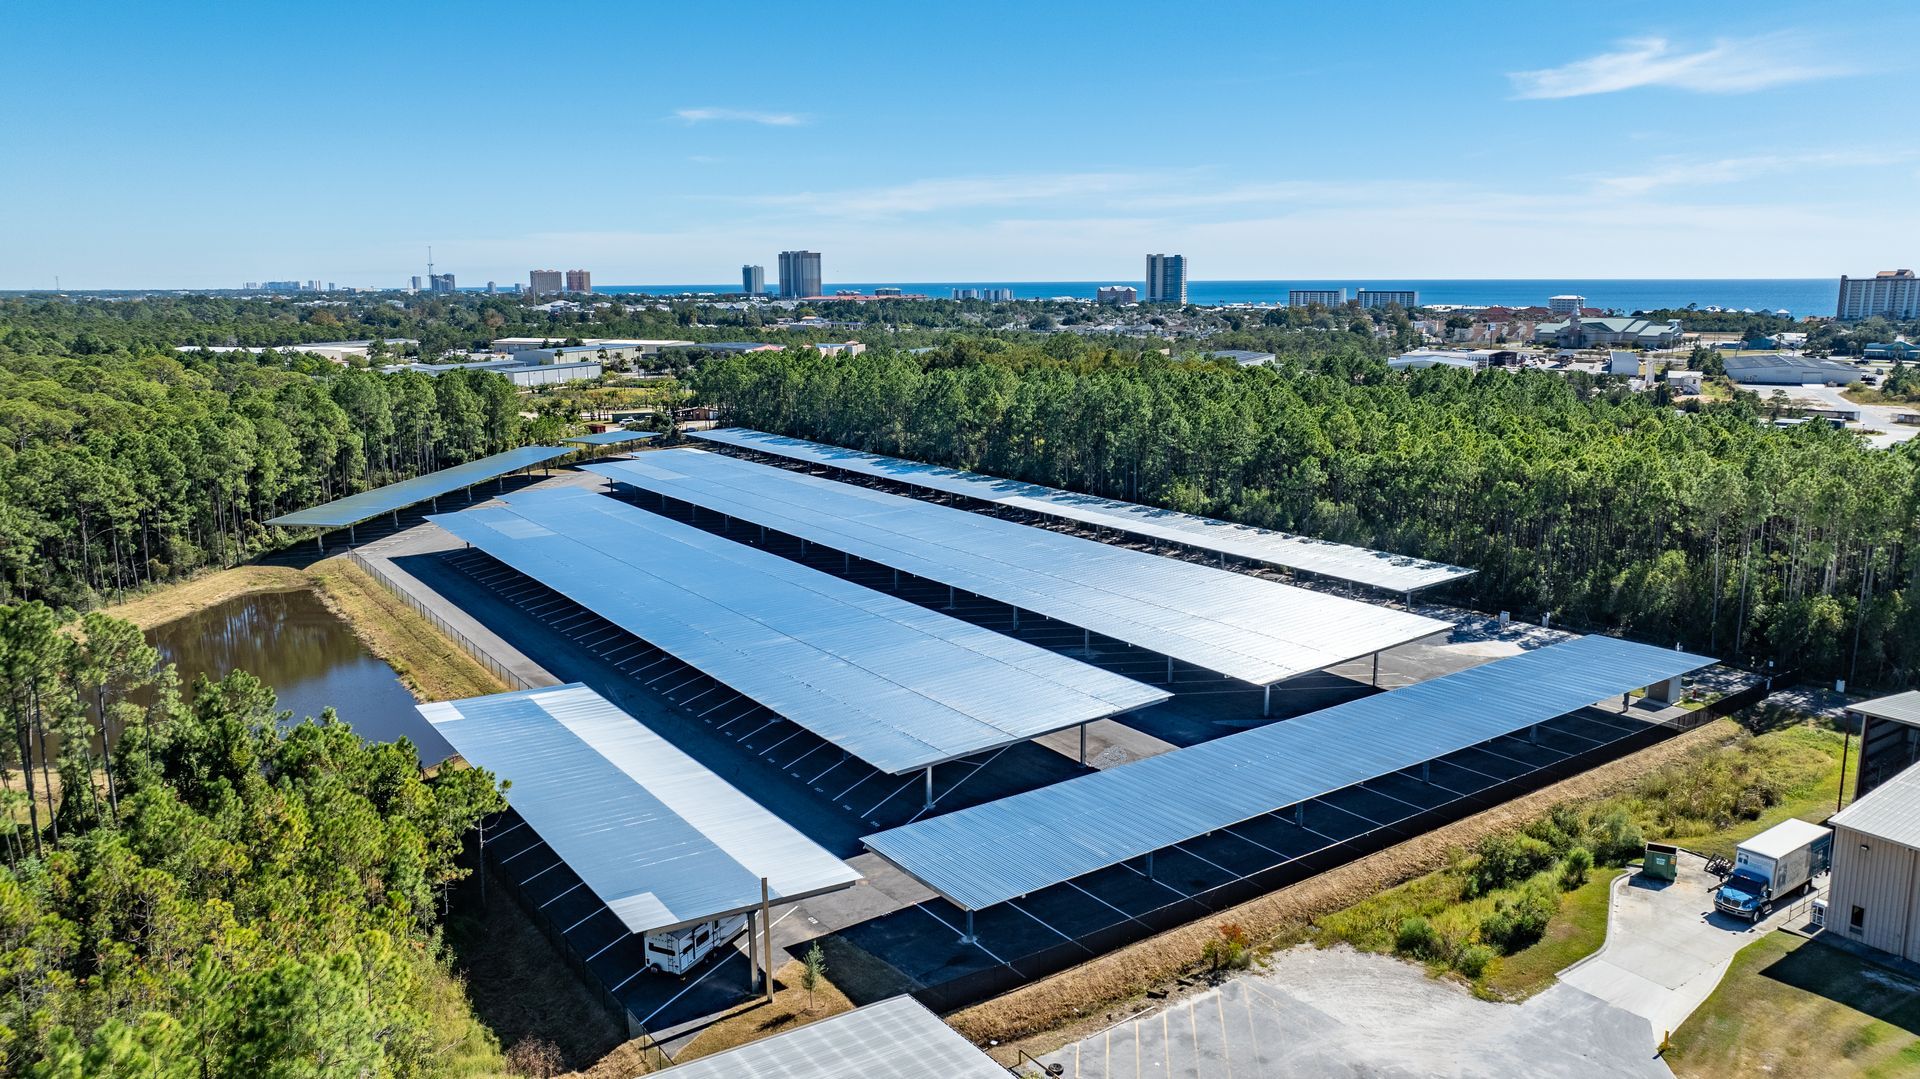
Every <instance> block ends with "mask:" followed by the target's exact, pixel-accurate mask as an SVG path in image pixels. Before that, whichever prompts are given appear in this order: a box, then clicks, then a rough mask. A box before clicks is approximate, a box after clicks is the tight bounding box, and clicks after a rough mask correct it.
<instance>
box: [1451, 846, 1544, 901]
mask: <svg viewBox="0 0 1920 1079" xmlns="http://www.w3.org/2000/svg"><path fill="white" fill-rule="evenodd" d="M1474 853H1475V854H1477V855H1479V857H1478V859H1477V860H1476V861H1475V862H1474V865H1473V869H1472V870H1470V871H1469V872H1468V874H1467V894H1468V896H1469V897H1472V896H1476V895H1486V894H1487V893H1489V892H1492V891H1494V890H1496V889H1499V888H1504V887H1506V886H1507V885H1509V884H1512V883H1514V882H1515V881H1521V880H1525V879H1527V878H1528V877H1531V876H1533V875H1534V874H1535V873H1538V872H1540V871H1541V870H1542V869H1545V868H1547V867H1548V866H1549V865H1552V864H1553V849H1552V848H1550V847H1548V846H1547V844H1546V843H1544V842H1542V841H1541V840H1539V839H1535V838H1534V837H1533V836H1530V835H1524V834H1515V833H1511V832H1508V833H1500V834H1496V835H1490V836H1486V837H1484V838H1482V839H1481V840H1480V842H1479V844H1478V845H1477V846H1475V847H1474Z"/></svg>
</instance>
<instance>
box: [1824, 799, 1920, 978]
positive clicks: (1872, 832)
mask: <svg viewBox="0 0 1920 1079" xmlns="http://www.w3.org/2000/svg"><path fill="white" fill-rule="evenodd" d="M1828 823H1829V824H1831V825H1832V826H1833V885H1832V888H1831V890H1830V891H1829V892H1828V895H1827V931H1828V932H1831V933H1837V934H1839V935H1841V936H1843V937H1845V938H1847V939H1848V940H1854V941H1858V942H1860V943H1861V944H1865V945H1867V946H1868V947H1871V948H1878V949H1880V950H1881V951H1883V952H1888V953H1890V954H1893V955H1897V956H1900V957H1901V958H1903V959H1911V960H1915V961H1920V879H1917V878H1916V874H1917V873H1920V768H1908V769H1907V770H1906V771H1904V772H1901V773H1900V774H1899V775H1896V776H1894V777H1893V778H1891V779H1888V780H1887V781H1885V782H1884V783H1882V784H1880V785H1879V786H1878V787H1875V788H1874V789H1873V791H1872V792H1871V793H1869V794H1867V795H1866V796H1865V797H1863V798H1861V799H1860V800H1859V801H1857V802H1854V803H1853V804H1852V805H1850V806H1848V807H1847V808H1845V809H1843V810H1841V811H1840V812H1838V813H1836V814H1834V816H1833V819H1832V820H1830V821H1828Z"/></svg>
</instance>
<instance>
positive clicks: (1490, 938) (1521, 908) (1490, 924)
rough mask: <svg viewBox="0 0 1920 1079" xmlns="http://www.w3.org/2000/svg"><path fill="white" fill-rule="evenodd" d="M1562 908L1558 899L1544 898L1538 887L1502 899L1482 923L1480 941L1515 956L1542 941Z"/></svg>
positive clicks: (1545, 896) (1555, 897)
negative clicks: (1551, 920)
mask: <svg viewBox="0 0 1920 1079" xmlns="http://www.w3.org/2000/svg"><path fill="white" fill-rule="evenodd" d="M1559 907H1560V901H1559V898H1558V897H1557V896H1554V897H1549V896H1547V895H1543V894H1541V892H1540V891H1539V890H1538V889H1535V888H1529V889H1527V890H1526V891H1523V892H1521V893H1520V894H1519V895H1517V896H1514V897H1512V898H1503V899H1501V900H1500V902H1499V903H1498V904H1497V905H1496V906H1495V907H1494V909H1493V913H1492V914H1489V915H1487V916H1486V917H1485V918H1483V919H1481V920H1480V939H1481V940H1483V941H1485V942H1486V943H1488V944H1491V945H1492V946H1494V947H1495V948H1498V949H1500V951H1501V953H1502V954H1504V955H1512V954H1513V953H1515V952H1517V951H1519V950H1521V949H1522V948H1525V947H1527V946H1529V945H1531V944H1533V943H1534V942H1536V941H1538V940H1539V939H1540V937H1541V935H1542V934H1544V933H1545V932H1546V931H1547V922H1548V921H1549V920H1550V919H1552V917H1553V914H1554V911H1556V910H1558V909H1559Z"/></svg>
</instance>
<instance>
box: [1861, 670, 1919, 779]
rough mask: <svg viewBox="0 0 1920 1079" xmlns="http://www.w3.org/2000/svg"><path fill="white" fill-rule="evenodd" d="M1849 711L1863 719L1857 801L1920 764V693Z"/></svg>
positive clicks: (1875, 701)
mask: <svg viewBox="0 0 1920 1079" xmlns="http://www.w3.org/2000/svg"><path fill="white" fill-rule="evenodd" d="M1847 711H1848V712H1849V713H1851V714H1853V715H1856V716H1859V717H1860V764H1859V767H1858V769H1857V770H1856V771H1855V772H1854V774H1853V796H1854V797H1855V798H1859V797H1861V796H1862V795H1864V794H1866V793H1867V792H1868V791H1871V790H1873V789H1874V788H1875V787H1878V786H1879V785H1880V784H1882V783H1884V782H1886V781H1887V780H1889V779H1891V778H1893V777H1894V776H1895V775H1898V774H1899V773H1901V772H1903V771H1905V770H1907V769H1908V768H1911V767H1912V766H1913V765H1915V764H1920V690H1908V691H1907V692H1905V693H1895V694H1894V695H1892V696H1891V697H1877V698H1875V699H1873V700H1870V701H1861V702H1859V703H1857V704H1850V705H1847Z"/></svg>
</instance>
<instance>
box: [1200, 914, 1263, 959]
mask: <svg viewBox="0 0 1920 1079" xmlns="http://www.w3.org/2000/svg"><path fill="white" fill-rule="evenodd" d="M1200 961H1201V962H1202V963H1204V964H1206V967H1207V969H1208V970H1215V971H1217V970H1245V969H1246V968H1247V967H1248V965H1250V964H1251V963H1252V962H1253V942H1252V941H1251V940H1249V939H1248V938H1247V931H1246V930H1245V929H1242V928H1241V927H1240V926H1238V925H1236V924H1235V923H1233V922H1227V923H1225V924H1223V925H1221V926H1220V929H1219V933H1218V935H1217V936H1215V937H1213V938H1212V939H1210V940H1208V941H1207V942H1206V943H1205V944H1203V945H1201V946H1200Z"/></svg>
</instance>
